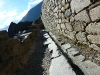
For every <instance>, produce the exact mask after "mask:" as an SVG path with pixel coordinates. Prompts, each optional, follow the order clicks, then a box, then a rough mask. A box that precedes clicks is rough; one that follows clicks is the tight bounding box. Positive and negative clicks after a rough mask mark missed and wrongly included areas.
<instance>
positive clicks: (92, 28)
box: [86, 22, 100, 34]
mask: <svg viewBox="0 0 100 75" xmlns="http://www.w3.org/2000/svg"><path fill="white" fill-rule="evenodd" d="M86 32H87V33H89V34H91V33H92V34H100V22H99V23H90V24H89V25H88V26H87V27H86Z"/></svg>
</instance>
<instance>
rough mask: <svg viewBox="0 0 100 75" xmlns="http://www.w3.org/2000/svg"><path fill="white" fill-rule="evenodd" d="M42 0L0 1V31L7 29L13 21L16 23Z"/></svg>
mask: <svg viewBox="0 0 100 75" xmlns="http://www.w3.org/2000/svg"><path fill="white" fill-rule="evenodd" d="M41 1H43V0H0V30H4V29H7V28H8V26H9V25H10V23H11V22H12V21H13V22H15V23H18V22H19V21H20V20H21V19H22V18H23V17H24V16H25V15H26V13H27V12H28V11H29V10H30V8H32V7H34V6H35V5H37V4H38V3H40V2H41Z"/></svg>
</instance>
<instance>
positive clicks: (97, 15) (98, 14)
mask: <svg viewBox="0 0 100 75" xmlns="http://www.w3.org/2000/svg"><path fill="white" fill-rule="evenodd" d="M90 17H91V19H92V21H95V20H97V19H100V5H99V6H97V7H95V8H94V9H91V10H90Z"/></svg>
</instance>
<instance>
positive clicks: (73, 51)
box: [67, 48, 79, 56]
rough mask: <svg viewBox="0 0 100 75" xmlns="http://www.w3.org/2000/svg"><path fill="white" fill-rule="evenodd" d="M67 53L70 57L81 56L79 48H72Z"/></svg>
mask: <svg viewBox="0 0 100 75" xmlns="http://www.w3.org/2000/svg"><path fill="white" fill-rule="evenodd" d="M67 52H68V55H70V56H74V55H76V54H79V50H78V49H77V48H70V49H68V50H67Z"/></svg>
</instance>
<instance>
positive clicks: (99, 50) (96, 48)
mask: <svg viewBox="0 0 100 75" xmlns="http://www.w3.org/2000/svg"><path fill="white" fill-rule="evenodd" d="M90 47H91V48H93V49H95V50H97V51H98V52H100V47H98V46H97V45H96V44H91V45H90Z"/></svg>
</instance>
